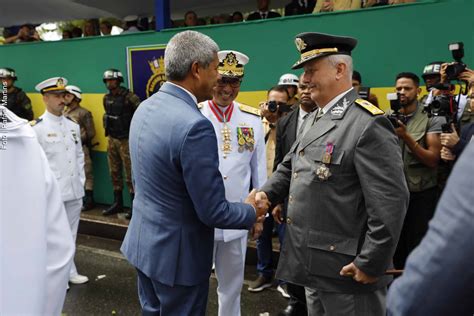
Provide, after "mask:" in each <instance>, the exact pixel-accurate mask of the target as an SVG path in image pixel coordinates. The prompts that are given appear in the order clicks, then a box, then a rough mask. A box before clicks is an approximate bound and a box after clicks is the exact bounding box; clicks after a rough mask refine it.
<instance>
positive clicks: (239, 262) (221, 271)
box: [199, 101, 267, 316]
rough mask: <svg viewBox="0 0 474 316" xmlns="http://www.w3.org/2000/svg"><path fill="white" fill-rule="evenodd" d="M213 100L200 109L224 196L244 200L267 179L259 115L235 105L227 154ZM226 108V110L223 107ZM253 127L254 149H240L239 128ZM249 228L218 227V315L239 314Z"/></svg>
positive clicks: (215, 250) (216, 246) (236, 200)
mask: <svg viewBox="0 0 474 316" xmlns="http://www.w3.org/2000/svg"><path fill="white" fill-rule="evenodd" d="M211 102H212V101H206V102H202V103H200V105H199V106H200V110H201V112H202V114H203V115H204V116H206V117H207V118H208V119H209V120H210V121H211V122H212V125H213V126H214V130H215V132H216V137H217V143H218V147H219V171H220V172H221V174H222V177H223V180H224V186H225V195H226V198H227V200H229V201H230V202H243V201H244V200H245V198H246V197H247V195H248V193H249V190H250V189H251V188H250V186H251V185H252V188H259V187H261V186H262V185H263V184H264V182H265V181H266V179H267V174H266V173H267V172H266V155H265V139H264V134H263V125H262V121H261V119H260V117H259V116H257V115H254V114H250V113H247V112H244V111H242V110H241V109H240V106H241V105H240V104H239V103H237V102H234V108H233V111H232V116H231V118H230V121H229V122H227V123H226V124H227V126H228V127H229V129H230V132H231V142H230V143H231V150H232V151H231V152H230V153H228V154H225V153H224V152H223V149H222V146H223V144H224V141H223V134H222V129H223V128H224V123H222V122H220V121H219V120H218V118H217V117H216V116H215V114H214V113H213V112H212V110H211V107H210V106H211ZM220 109H221V110H223V111H225V109H227V108H225V109H223V108H220ZM239 127H242V128H252V129H253V133H254V140H255V144H254V148H253V151H250V150H249V149H244V151H243V152H239V151H238V149H239V144H238V136H237V129H238V128H239ZM247 233H248V231H247V230H237V229H224V230H223V229H217V228H216V229H215V235H214V240H215V241H214V264H215V271H216V275H217V280H218V288H217V293H218V298H219V315H221V316H236V315H240V292H241V290H242V285H243V280H244V267H245V252H246V250H247Z"/></svg>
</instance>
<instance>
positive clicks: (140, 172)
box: [121, 83, 256, 286]
mask: <svg viewBox="0 0 474 316" xmlns="http://www.w3.org/2000/svg"><path fill="white" fill-rule="evenodd" d="M129 142H130V156H131V161H132V174H133V181H134V187H135V200H134V203H133V218H132V221H131V222H130V225H129V227H128V231H127V234H126V236H125V240H124V243H123V245H122V248H121V250H122V252H123V254H124V255H125V257H126V258H127V259H128V261H129V262H130V263H131V264H133V265H134V266H135V267H137V268H138V269H139V270H141V271H142V272H143V273H144V274H145V275H147V276H148V277H149V278H151V279H154V280H157V281H159V282H161V283H164V284H166V285H170V286H173V285H174V284H178V285H186V286H192V285H196V284H199V283H202V282H203V281H205V280H207V279H208V278H209V276H210V273H211V265H212V250H213V243H214V227H218V228H234V229H249V228H251V226H252V225H253V223H254V222H255V216H256V215H255V211H254V209H253V207H252V206H250V205H247V204H241V203H230V202H228V201H227V200H226V199H225V189H224V183H223V180H222V176H221V174H220V172H219V168H218V164H219V158H218V152H217V140H216V135H215V132H214V128H213V127H212V124H211V122H210V121H209V120H208V119H206V118H205V117H204V116H203V115H202V114H201V113H200V111H199V110H198V108H197V105H196V104H195V103H194V101H193V99H192V98H191V96H190V95H189V94H187V93H186V91H184V90H182V89H180V88H178V87H176V86H174V85H172V84H169V83H165V84H164V85H163V86H162V87H161V89H160V90H159V91H158V92H157V93H156V94H154V95H153V96H151V97H150V98H148V99H147V100H146V101H144V102H143V103H142V104H141V105H140V106H139V107H138V109H137V111H136V112H135V114H134V116H133V120H132V124H131V128H130V138H129Z"/></svg>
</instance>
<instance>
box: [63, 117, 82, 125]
mask: <svg viewBox="0 0 474 316" xmlns="http://www.w3.org/2000/svg"><path fill="white" fill-rule="evenodd" d="M65 117H66V118H67V119H68V120H71V121H73V122H74V123H76V124H79V123H78V122H77V121H76V120H75V119H73V118H72V117H70V116H65Z"/></svg>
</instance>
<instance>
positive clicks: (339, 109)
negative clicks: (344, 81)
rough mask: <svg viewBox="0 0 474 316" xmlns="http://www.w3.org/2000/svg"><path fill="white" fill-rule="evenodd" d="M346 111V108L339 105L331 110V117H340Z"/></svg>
mask: <svg viewBox="0 0 474 316" xmlns="http://www.w3.org/2000/svg"><path fill="white" fill-rule="evenodd" d="M344 109H345V107H344V106H342V105H340V104H338V105H336V106H335V107H333V108H332V109H331V115H335V116H340V115H341V114H342V113H344Z"/></svg>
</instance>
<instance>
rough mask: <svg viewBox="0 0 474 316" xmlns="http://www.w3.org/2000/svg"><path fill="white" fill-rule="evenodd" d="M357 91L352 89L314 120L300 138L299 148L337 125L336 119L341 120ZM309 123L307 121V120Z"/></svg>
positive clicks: (355, 97) (356, 95)
mask: <svg viewBox="0 0 474 316" xmlns="http://www.w3.org/2000/svg"><path fill="white" fill-rule="evenodd" d="M357 97H358V94H357V92H356V91H355V90H354V89H352V90H350V91H349V92H347V93H346V94H345V95H344V96H343V97H342V98H341V99H339V100H338V101H337V102H336V104H334V105H333V106H332V107H331V108H330V109H328V111H327V112H326V114H324V116H323V117H321V118H320V119H319V121H317V122H315V123H314V124H313V126H312V127H311V128H310V129H309V131H308V132H307V133H306V135H304V136H303V138H302V139H301V149H303V148H305V147H306V146H308V145H309V144H311V143H312V142H314V141H315V140H317V139H318V138H320V137H322V136H324V135H325V134H326V133H328V132H329V131H330V130H332V129H333V128H335V127H336V126H337V124H336V122H334V121H337V120H342V119H343V118H344V115H345V114H346V112H347V110H348V108H349V107H350V105H351V104H353V103H354V100H355V99H357ZM308 123H309V122H308Z"/></svg>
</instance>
